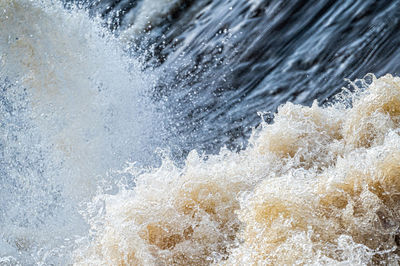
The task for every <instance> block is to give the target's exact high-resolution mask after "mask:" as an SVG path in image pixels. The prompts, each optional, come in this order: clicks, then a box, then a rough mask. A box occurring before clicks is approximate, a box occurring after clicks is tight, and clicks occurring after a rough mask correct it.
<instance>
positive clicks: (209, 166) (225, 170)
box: [76, 75, 400, 265]
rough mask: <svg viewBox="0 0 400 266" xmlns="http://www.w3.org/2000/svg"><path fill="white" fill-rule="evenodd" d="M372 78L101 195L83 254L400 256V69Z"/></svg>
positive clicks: (126, 261)
mask: <svg viewBox="0 0 400 266" xmlns="http://www.w3.org/2000/svg"><path fill="white" fill-rule="evenodd" d="M367 80H368V81H369V82H366V81H365V82H364V86H365V87H367V88H366V89H362V90H361V89H360V90H358V91H357V92H355V93H354V94H347V95H346V94H343V95H342V98H341V101H342V102H339V103H337V104H335V105H333V106H329V107H319V106H318V105H317V104H316V103H315V104H314V105H313V106H312V107H305V106H300V105H293V104H291V103H288V104H286V105H284V106H282V107H281V108H280V109H279V111H278V113H277V114H276V115H275V117H274V123H273V124H272V125H266V124H263V125H262V126H261V128H259V129H258V130H256V131H255V132H254V136H253V137H252V139H251V141H250V142H251V144H250V145H249V147H248V148H247V149H246V150H244V151H242V152H240V153H234V152H229V151H222V152H221V154H219V155H216V156H210V157H208V158H207V159H205V158H202V157H199V156H198V155H197V154H196V153H195V152H192V153H191V154H190V155H189V156H188V158H187V160H186V163H185V166H184V167H183V168H182V169H181V168H177V167H176V166H174V165H173V163H172V162H170V161H168V160H167V159H165V160H164V163H163V166H162V167H160V168H157V169H154V170H152V171H150V172H149V173H146V174H142V175H139V176H137V181H136V187H135V188H134V189H133V190H122V191H120V192H119V193H118V194H117V195H113V196H110V195H102V196H99V197H98V198H96V200H95V202H97V203H98V201H99V202H103V203H104V205H105V207H104V208H105V211H104V212H105V213H104V215H102V216H101V217H100V218H98V219H99V220H98V219H94V220H93V221H92V229H93V230H94V231H95V232H96V233H95V236H94V240H93V242H92V243H91V244H90V245H89V247H88V248H87V249H86V250H85V251H82V250H79V251H77V252H76V254H77V255H76V258H77V261H78V263H77V264H78V265H80V264H83V265H85V264H87V263H88V264H98V265H101V264H103V265H172V264H178V265H205V264H213V263H215V264H224V265H270V264H271V265H282V264H286V265H289V264H340V263H342V264H346V265H348V264H351V265H365V264H377V263H385V264H388V263H389V264H390V263H391V264H394V265H396V263H397V262H396V261H397V260H398V244H399V221H400V220H399V215H400V205H399V204H398V200H399V199H398V197H399V192H400V186H399V184H400V183H399V178H400V176H399V175H400V167H399V165H400V164H399V163H400V136H399V119H400V116H399V115H400V78H397V77H392V76H390V75H386V76H384V77H381V78H379V79H376V78H375V77H373V76H369V77H368V78H367ZM369 83H370V84H369ZM349 100H351V101H352V107H348V106H346V105H345V104H343V103H344V102H349ZM128 171H129V170H128Z"/></svg>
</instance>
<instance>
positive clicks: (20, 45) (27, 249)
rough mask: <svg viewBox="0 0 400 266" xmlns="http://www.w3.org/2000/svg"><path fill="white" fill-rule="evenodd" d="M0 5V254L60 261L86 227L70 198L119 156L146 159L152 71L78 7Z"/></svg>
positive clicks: (87, 194) (83, 192) (155, 128)
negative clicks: (142, 66) (0, 137)
mask: <svg viewBox="0 0 400 266" xmlns="http://www.w3.org/2000/svg"><path fill="white" fill-rule="evenodd" d="M0 9H1V12H2V15H1V17H0V25H1V27H0V55H1V69H0V71H1V72H0V74H1V76H0V78H1V81H2V83H1V89H2V94H1V101H0V104H1V105H0V107H1V111H2V112H1V117H2V123H1V132H2V139H1V140H2V142H1V144H2V146H1V150H2V158H1V161H2V162H1V163H2V169H1V186H0V191H1V197H2V199H1V204H2V205H1V206H2V208H1V216H0V217H1V223H2V226H1V231H0V233H1V236H2V237H1V238H2V243H1V247H0V255H1V256H4V257H6V258H7V257H9V258H10V261H11V263H14V262H13V260H14V259H15V260H18V261H21V262H22V263H24V262H25V263H32V262H37V263H39V262H41V263H46V264H47V263H56V264H59V263H62V262H63V261H64V258H68V257H69V256H70V253H71V252H70V248H68V247H64V248H61V246H68V245H69V246H71V245H74V242H73V240H74V239H75V238H76V237H75V236H76V235H78V236H79V235H81V234H82V233H83V232H85V231H86V230H87V226H86V222H85V221H84V220H83V219H82V217H81V215H80V214H79V213H78V210H79V207H78V205H79V204H80V203H81V202H84V201H86V200H90V199H91V197H92V196H93V195H95V192H96V190H97V189H98V187H99V185H100V183H104V182H106V180H108V179H112V180H113V181H112V182H116V181H117V180H116V179H117V177H115V175H116V174H115V173H114V170H118V169H120V168H121V167H122V166H123V165H124V164H125V163H126V162H127V161H136V162H138V163H139V164H141V165H148V164H152V163H153V162H154V160H155V156H154V155H153V154H152V152H153V149H152V147H155V146H160V143H158V140H157V139H160V138H161V127H162V124H161V123H159V122H157V121H158V119H157V116H156V115H154V114H155V113H156V112H154V111H152V108H153V107H152V105H151V103H150V101H148V100H147V99H148V98H147V97H146V96H145V95H146V93H147V91H148V89H149V88H150V87H151V84H152V77H151V74H146V73H145V72H144V71H141V69H140V65H139V64H138V63H137V62H136V61H133V60H132V59H131V58H129V57H128V56H125V55H124V53H123V52H122V48H121V47H120V45H119V43H117V41H116V40H115V39H114V38H113V37H112V36H110V34H108V32H106V31H105V30H104V29H103V28H101V27H100V26H98V25H99V23H96V21H93V20H91V19H89V17H88V16H87V14H85V13H84V12H82V11H79V10H75V9H72V10H70V11H66V10H64V9H63V8H62V7H61V5H60V3H52V1H29V0H26V1H25V0H21V1H9V0H2V1H0ZM156 123H157V125H156ZM157 132H158V133H157ZM118 176H120V175H118ZM117 182H118V181H117ZM58 249H61V251H57V250H58ZM63 249H66V251H63ZM68 249H69V251H68ZM55 257H60V260H58V259H57V258H55Z"/></svg>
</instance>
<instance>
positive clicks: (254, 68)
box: [84, 0, 400, 153]
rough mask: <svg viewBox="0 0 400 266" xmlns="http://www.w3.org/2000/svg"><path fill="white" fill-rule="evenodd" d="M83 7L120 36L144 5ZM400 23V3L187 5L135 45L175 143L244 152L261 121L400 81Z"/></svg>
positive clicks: (90, 3) (103, 3)
mask: <svg viewBox="0 0 400 266" xmlns="http://www.w3.org/2000/svg"><path fill="white" fill-rule="evenodd" d="M84 4H86V6H87V7H88V8H89V9H90V11H91V13H92V14H97V15H100V16H101V17H102V18H104V20H105V21H106V24H107V25H108V26H109V27H110V28H111V29H112V30H114V31H115V33H116V34H117V35H118V34H120V33H121V32H122V31H123V30H125V29H126V28H128V27H130V24H129V23H130V21H132V19H131V18H132V17H133V18H134V17H135V16H138V15H139V14H138V12H139V11H140V8H139V7H140V5H141V1H132V0H131V1H127V0H122V1H110V0H102V1H88V2H86V3H84ZM144 4H145V3H144ZM399 15H400V3H399V2H398V1H317V2H316V1H244V0H236V1H180V3H179V4H178V5H177V6H176V7H175V8H172V9H171V10H170V12H169V13H168V15H166V16H163V17H162V19H161V20H159V22H158V23H156V24H154V25H152V28H151V29H150V30H146V32H145V33H143V34H139V35H135V36H132V39H133V41H134V43H135V45H136V49H134V50H136V53H138V52H139V54H143V51H151V52H150V53H148V54H147V57H146V60H147V66H148V67H155V68H156V69H157V70H158V71H159V80H158V81H157V90H156V91H155V92H154V100H155V101H159V102H161V103H162V104H163V106H164V108H165V111H166V114H168V116H170V118H169V119H166V120H168V121H169V123H170V124H169V125H168V127H169V128H170V129H171V136H169V137H168V138H167V139H173V140H171V143H170V144H171V145H176V144H177V143H178V145H177V146H178V147H179V148H177V149H176V151H177V152H178V151H179V150H181V149H182V148H183V149H184V152H183V153H185V152H186V151H190V150H191V149H193V148H196V149H198V150H206V151H215V150H216V149H218V148H219V147H221V146H222V145H230V146H233V147H237V145H238V144H240V143H243V142H244V141H245V139H246V138H247V137H248V135H249V133H250V131H251V128H252V127H255V126H256V125H257V124H258V123H259V122H260V117H259V116H258V115H257V112H266V111H272V112H273V111H275V110H276V109H277V107H278V106H279V105H281V104H282V103H285V102H287V101H291V102H294V103H300V104H305V105H310V104H311V103H312V102H313V101H314V100H315V99H317V100H318V102H319V103H324V102H326V101H329V99H330V98H331V97H332V96H333V95H335V94H336V93H337V92H338V91H340V90H341V87H343V86H347V87H348V82H346V81H345V79H350V80H354V79H356V78H362V77H364V75H366V74H367V73H375V74H376V75H377V76H380V75H382V74H385V73H392V74H397V73H399V69H400V65H399V64H398V58H399V53H398V51H399V49H400V48H399V43H400V37H399V34H398V32H399V30H400V26H399V18H400V17H399ZM127 17H129V18H130V20H129V19H127ZM171 103H172V104H171Z"/></svg>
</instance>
